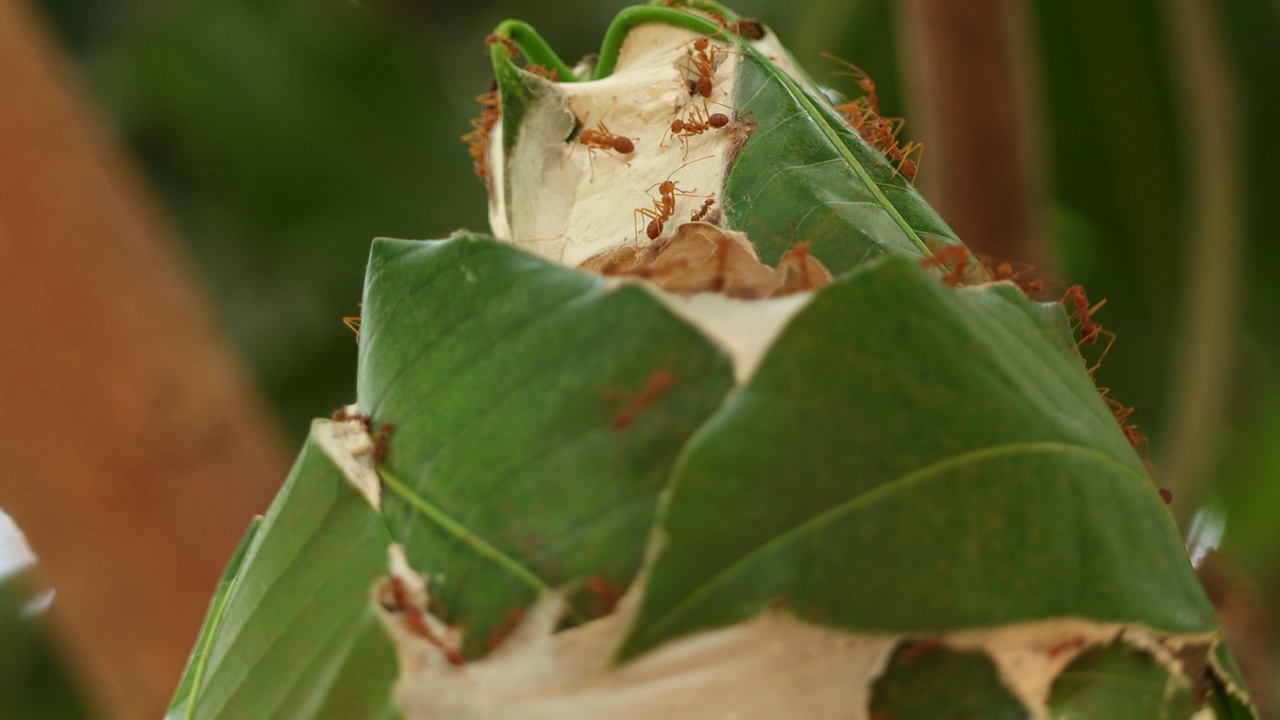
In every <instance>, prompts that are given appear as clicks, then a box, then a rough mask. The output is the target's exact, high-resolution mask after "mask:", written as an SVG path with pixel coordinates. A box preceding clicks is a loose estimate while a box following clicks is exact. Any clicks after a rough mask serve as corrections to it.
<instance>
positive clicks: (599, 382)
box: [358, 236, 732, 655]
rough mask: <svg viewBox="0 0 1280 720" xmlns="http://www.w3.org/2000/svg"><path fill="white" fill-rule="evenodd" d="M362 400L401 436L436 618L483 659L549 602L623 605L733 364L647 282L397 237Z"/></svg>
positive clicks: (369, 293)
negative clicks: (517, 617) (561, 593)
mask: <svg viewBox="0 0 1280 720" xmlns="http://www.w3.org/2000/svg"><path fill="white" fill-rule="evenodd" d="M360 353H361V362H360V376H359V387H358V397H359V404H360V407H361V410H362V411H363V412H365V413H368V414H370V415H372V416H373V417H374V421H375V423H377V424H381V423H383V422H391V423H393V424H394V427H395V437H394V439H393V441H392V443H391V445H390V450H389V455H388V456H387V458H386V461H385V463H384V464H383V465H382V466H381V468H380V470H382V471H383V474H384V478H385V479H386V488H385V489H386V492H385V496H384V499H383V506H384V512H385V515H386V517H387V521H388V523H389V525H390V527H391V530H392V534H393V536H394V537H395V538H396V540H397V541H399V542H401V543H403V544H404V545H405V549H406V553H407V556H408V558H409V561H410V563H411V564H412V565H414V566H415V567H416V568H417V569H418V570H419V571H421V572H424V573H425V574H427V575H429V576H430V577H431V578H432V586H431V590H432V596H433V602H434V603H435V608H434V609H435V610H436V611H437V612H438V613H440V614H441V616H442V617H443V618H444V619H446V620H447V621H448V622H450V623H452V624H455V625H461V626H462V627H463V628H465V630H466V633H467V650H468V652H469V653H471V654H472V655H475V654H478V653H480V652H482V651H483V650H484V649H485V648H486V647H488V646H489V645H490V642H491V640H493V639H494V637H495V636H497V635H500V634H501V630H502V628H503V626H504V625H506V624H507V623H508V621H509V618H510V617H511V616H512V615H513V614H514V613H517V612H519V611H521V610H522V609H523V608H525V607H526V606H528V605H529V604H530V603H531V602H532V600H533V599H534V598H535V596H536V595H537V594H538V593H542V592H546V591H548V590H549V589H551V588H553V587H558V586H561V585H563V584H566V583H572V582H574V581H580V580H584V579H588V578H593V577H594V578H595V579H594V580H593V581H592V582H591V583H590V587H591V588H593V589H594V592H585V593H579V595H578V596H577V597H576V598H573V599H572V605H573V612H574V613H575V614H576V615H577V616H578V617H579V618H585V617H591V616H597V615H600V614H602V613H604V612H606V611H607V610H608V609H609V608H610V606H611V605H612V600H614V599H616V595H617V594H620V593H621V592H622V591H623V589H625V588H626V586H627V585H628V584H629V583H630V581H631V579H632V578H633V577H634V575H635V573H636V571H637V570H638V569H639V566H640V562H641V558H642V556H643V552H644V546H645V542H646V540H647V538H648V536H649V533H650V530H651V526H652V523H653V517H654V512H655V508H656V505H657V500H658V494H659V493H660V492H661V491H662V489H663V487H664V486H665V485H666V482H667V480H668V478H669V476H670V471H671V467H672V466H673V464H674V461H675V457H676V454H677V453H678V452H679V450H680V448H681V447H683V445H684V444H685V442H686V441H687V439H688V437H689V436H690V434H691V433H692V432H693V430H694V428H696V427H697V425H698V424H699V423H700V422H701V421H702V420H703V419H704V418H705V417H706V416H708V415H709V414H710V413H711V412H712V411H713V410H714V409H715V408H716V406H717V405H718V404H719V403H720V401H721V399H722V398H723V397H724V395H725V394H726V392H727V391H728V390H729V388H730V387H731V385H732V379H731V368H730V366H729V362H728V360H727V358H726V357H725V356H724V355H723V353H722V352H721V351H720V350H719V349H718V348H716V347H715V346H714V345H713V344H712V343H711V342H710V341H709V340H707V339H706V338H704V337H703V336H702V335H701V334H699V333H698V332H696V331H695V330H693V329H692V328H690V327H689V326H687V325H686V324H685V323H684V322H682V321H680V320H678V319H676V318H675V317H674V316H673V315H672V314H671V313H670V312H669V311H668V310H666V309H665V308H664V307H662V305H661V304H660V303H659V302H658V301H657V300H655V299H654V298H653V297H652V296H651V295H650V294H649V293H648V292H647V291H645V290H643V289H641V288H640V287H638V286H635V285H625V286H621V287H616V288H611V287H609V286H608V285H606V283H605V282H604V280H603V279H602V278H599V277H596V276H592V275H588V274H586V273H581V272H577V271H574V270H568V269H565V268H563V267H560V266H558V265H554V264H552V263H548V262H546V261H544V260H541V259H538V258H535V257H533V256H531V255H528V254H526V253H524V252H522V251H519V250H516V249H514V248H512V247H511V246H509V245H505V244H501V243H498V242H496V241H493V240H490V239H488V238H482V237H475V236H459V237H455V238H454V239H451V240H445V241H434V242H418V241H406V240H385V239H383V240H378V241H376V242H375V243H374V247H373V253H372V256H371V259H370V263H369V274H368V284H367V286H366V289H365V298H364V320H363V324H362V336H361V346H360Z"/></svg>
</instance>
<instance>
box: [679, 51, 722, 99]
mask: <svg viewBox="0 0 1280 720" xmlns="http://www.w3.org/2000/svg"><path fill="white" fill-rule="evenodd" d="M708 48H710V50H708ZM716 53H717V49H716V46H715V45H712V44H711V39H710V38H705V37H700V38H698V39H697V40H694V41H693V49H692V50H691V51H690V52H689V56H688V58H686V61H685V66H684V69H685V71H686V72H688V73H689V74H690V75H691V76H692V77H690V78H689V80H688V83H689V94H690V95H701V96H702V97H704V98H709V97H711V90H712V84H711V76H712V75H714V74H715V71H716Z"/></svg>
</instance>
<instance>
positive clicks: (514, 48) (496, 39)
mask: <svg viewBox="0 0 1280 720" xmlns="http://www.w3.org/2000/svg"><path fill="white" fill-rule="evenodd" d="M496 43H502V44H503V46H505V47H506V48H507V53H508V55H509V56H510V57H515V56H516V55H519V54H520V47H519V46H518V45H516V43H515V41H514V40H512V39H511V38H505V37H500V36H498V35H494V34H492V33H490V34H489V36H488V37H486V38H485V39H484V44H485V45H494V44H496Z"/></svg>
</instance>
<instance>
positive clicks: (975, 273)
mask: <svg viewBox="0 0 1280 720" xmlns="http://www.w3.org/2000/svg"><path fill="white" fill-rule="evenodd" d="M920 264H921V265H922V266H924V267H926V268H933V269H937V270H939V271H941V273H942V282H943V283H945V284H947V285H949V286H951V287H957V286H959V285H962V284H969V283H978V282H998V281H1001V280H1008V281H1010V282H1013V283H1014V284H1016V285H1017V286H1018V287H1019V288H1020V289H1021V290H1022V292H1023V293H1025V294H1026V295H1028V296H1029V297H1031V296H1035V295H1037V294H1039V293H1040V292H1042V291H1043V290H1044V282H1043V281H1042V280H1041V279H1040V278H1030V279H1026V280H1023V279H1022V278H1023V276H1025V275H1026V273H1027V272H1029V271H1030V269H1031V268H1030V266H1027V267H1025V268H1022V269H1016V270H1015V268H1014V266H1013V264H1012V263H1008V262H1000V263H991V262H986V261H982V262H978V263H975V262H974V260H973V256H972V255H971V254H970V252H969V249H968V248H966V247H965V246H964V245H947V246H944V247H942V248H940V249H938V250H937V251H936V252H935V253H934V254H933V256H932V257H926V258H921V260H920ZM1058 302H1059V303H1060V304H1061V305H1062V306H1063V307H1064V308H1066V310H1067V319H1068V321H1069V322H1070V323H1071V327H1072V331H1073V333H1074V332H1079V334H1080V340H1079V343H1078V345H1077V347H1079V346H1081V345H1088V346H1094V345H1097V344H1098V340H1099V339H1100V338H1103V337H1105V338H1107V343H1106V345H1105V346H1104V347H1103V348H1102V352H1101V353H1099V355H1098V358H1097V359H1096V360H1094V361H1093V364H1092V365H1089V366H1088V373H1089V377H1090V379H1093V380H1095V384H1096V377H1095V375H1096V373H1097V371H1098V368H1099V367H1101V366H1102V361H1103V360H1104V359H1105V358H1106V357H1107V354H1108V353H1109V352H1111V346H1112V345H1114V344H1115V341H1116V334H1115V333H1113V332H1111V331H1110V330H1107V329H1106V328H1104V327H1103V326H1102V324H1101V323H1099V322H1098V321H1097V318H1096V314H1097V312H1098V311H1099V310H1100V309H1102V306H1103V305H1105V304H1106V302H1107V301H1106V300H1099V301H1098V302H1096V303H1092V302H1090V300H1089V296H1088V294H1087V293H1086V292H1085V290H1084V287H1083V286H1082V285H1079V284H1075V285H1072V286H1070V287H1068V288H1067V290H1066V292H1065V293H1064V294H1063V296H1062V298H1061V299H1060V300H1059V301H1058ZM1098 391H1099V393H1100V394H1101V395H1102V399H1103V400H1104V401H1105V402H1106V404H1107V407H1108V408H1109V409H1110V410H1111V415H1112V417H1114V418H1115V420H1116V424H1118V425H1119V426H1120V429H1121V430H1122V431H1124V436H1125V439H1126V440H1128V441H1129V444H1130V445H1132V446H1133V448H1134V449H1135V450H1141V449H1142V446H1143V445H1144V444H1145V443H1146V442H1147V438H1146V436H1145V435H1143V434H1142V432H1141V431H1140V430H1139V429H1138V426H1137V424H1136V423H1132V422H1130V419H1131V418H1132V416H1133V413H1134V408H1133V407H1132V406H1127V405H1124V404H1123V403H1121V402H1120V401H1118V400H1116V399H1115V398H1112V397H1110V392H1111V388H1107V387H1099V389H1098ZM1144 462H1145V461H1144ZM1147 470H1148V471H1149V472H1152V475H1153V476H1154V472H1153V471H1152V468H1151V465H1150V463H1147ZM1159 491H1160V498H1161V499H1162V500H1164V502H1165V504H1169V503H1171V502H1172V501H1173V495H1172V493H1170V492H1169V490H1168V489H1166V488H1159Z"/></svg>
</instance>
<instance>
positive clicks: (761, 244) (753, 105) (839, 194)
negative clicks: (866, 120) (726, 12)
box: [724, 53, 959, 273]
mask: <svg viewBox="0 0 1280 720" xmlns="http://www.w3.org/2000/svg"><path fill="white" fill-rule="evenodd" d="M734 105H735V106H736V107H737V109H738V112H739V113H741V114H743V115H744V116H746V117H747V118H748V119H750V120H751V121H752V122H754V123H756V125H757V129H756V131H755V132H754V133H752V135H751V137H750V139H748V140H747V143H746V145H745V146H744V147H743V148H742V150H741V152H739V153H738V156H737V160H736V161H735V163H734V165H733V169H732V171H731V173H730V175H729V178H728V181H727V182H726V184H725V189H724V194H725V202H724V204H725V220H726V224H727V226H728V227H730V228H733V229H735V230H741V231H743V232H745V233H747V234H749V235H750V236H751V239H752V241H753V242H754V243H755V246H756V250H757V252H758V253H759V254H760V258H761V260H763V261H764V262H765V263H767V264H770V265H773V264H776V263H777V261H778V259H779V258H780V257H781V256H782V254H783V253H784V252H786V251H787V250H788V249H790V248H791V247H792V246H794V245H795V244H797V243H799V242H808V243H810V251H811V252H812V253H813V255H814V257H817V258H819V259H820V260H822V262H823V263H824V264H826V265H827V267H828V268H830V269H831V270H832V271H833V272H837V273H838V272H842V271H846V270H850V269H853V268H855V267H858V266H859V265H861V264H862V263H864V262H866V261H867V260H871V259H875V258H878V257H880V256H882V255H885V254H900V255H913V256H919V255H929V254H932V252H933V251H934V250H936V249H937V248H939V247H941V246H943V245H946V244H952V243H957V242H959V241H958V240H957V239H956V237H955V233H953V232H952V231H951V229H950V228H949V227H947V225H946V223H944V222H943V221H942V218H940V217H938V215H937V213H936V212H934V210H933V208H931V207H930V206H929V205H928V203H926V202H925V201H924V199H923V198H921V197H920V194H919V193H918V192H916V190H915V188H914V186H912V185H911V184H910V183H909V182H907V180H906V179H905V178H903V176H902V175H901V174H899V173H897V171H896V169H895V166H894V165H893V164H892V162H891V161H890V160H888V159H885V158H882V157H881V153H880V151H878V150H875V149H873V148H872V147H871V146H869V145H868V144H867V143H866V142H864V141H863V140H862V138H860V137H859V136H858V135H857V134H856V133H855V132H853V130H852V129H850V127H849V125H848V123H847V122H845V121H844V120H843V119H841V118H840V117H839V116H838V115H837V114H836V113H835V112H834V111H833V110H831V109H830V108H829V107H828V106H827V104H826V103H825V102H823V101H821V100H818V99H816V98H814V97H813V96H812V95H810V94H809V93H808V92H807V91H806V90H804V89H803V88H802V87H801V86H800V85H799V84H798V83H797V82H796V81H795V80H794V79H791V78H790V77H789V76H787V75H786V74H785V73H783V71H782V70H780V69H778V68H777V66H775V65H773V64H772V63H770V62H768V61H767V60H764V59H763V58H762V57H761V56H760V55H759V54H758V53H756V54H749V55H744V56H743V58H742V63H741V65H739V70H738V83H737V85H736V86H735V89H734Z"/></svg>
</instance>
